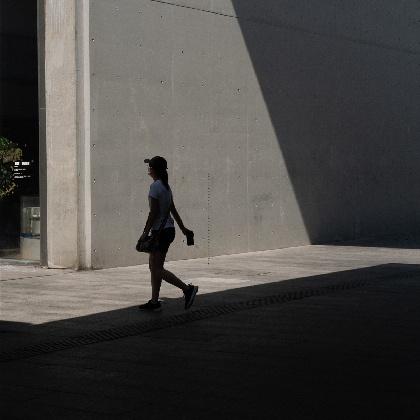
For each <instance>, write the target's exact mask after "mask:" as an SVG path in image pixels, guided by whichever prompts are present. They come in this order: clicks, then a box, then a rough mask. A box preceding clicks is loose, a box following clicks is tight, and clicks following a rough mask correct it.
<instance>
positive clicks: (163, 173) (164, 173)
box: [158, 169, 170, 190]
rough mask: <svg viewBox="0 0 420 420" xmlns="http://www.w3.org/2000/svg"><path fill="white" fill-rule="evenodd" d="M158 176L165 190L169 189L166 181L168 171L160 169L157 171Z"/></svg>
mask: <svg viewBox="0 0 420 420" xmlns="http://www.w3.org/2000/svg"><path fill="white" fill-rule="evenodd" d="M158 177H159V179H160V180H161V181H162V183H163V185H164V186H165V188H166V189H167V190H169V189H170V188H169V183H168V171H167V170H166V169H161V170H160V171H159V172H158Z"/></svg>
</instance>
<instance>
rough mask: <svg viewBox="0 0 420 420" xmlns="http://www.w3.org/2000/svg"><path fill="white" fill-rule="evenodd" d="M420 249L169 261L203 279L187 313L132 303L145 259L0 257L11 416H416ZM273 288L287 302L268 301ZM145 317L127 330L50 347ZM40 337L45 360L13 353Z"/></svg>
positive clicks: (4, 387)
mask: <svg viewBox="0 0 420 420" xmlns="http://www.w3.org/2000/svg"><path fill="white" fill-rule="evenodd" d="M419 252H420V251H419V250H418V249H395V248H385V247H382V248H373V247H356V246H348V247H344V246H342V247H333V246H330V247H327V246H308V247H299V248H290V249H284V250H277V251H267V252H258V253H249V254H242V255H235V256H224V257H217V258H214V259H213V260H212V261H211V263H210V265H207V261H206V260H202V259H198V260H190V261H177V262H171V263H169V264H168V267H170V268H171V269H173V271H175V272H177V273H179V274H180V275H182V276H183V277H184V278H185V279H186V280H191V281H194V282H195V283H197V284H199V285H200V295H199V296H198V297H197V301H196V304H195V305H194V307H193V308H192V309H191V310H190V311H187V317H186V318H182V316H184V317H185V315H182V314H185V311H183V309H182V301H181V300H180V299H179V294H178V293H177V292H176V291H175V290H174V289H172V288H169V287H164V289H163V291H162V296H164V298H165V303H164V310H163V311H162V312H161V313H159V314H141V313H139V312H138V311H137V309H136V306H135V305H137V304H138V303H139V302H141V301H143V300H145V299H147V298H148V295H149V285H148V278H147V267H145V266H137V267H126V268H119V269H107V270H99V271H93V272H74V271H57V270H44V269H40V268H35V267H29V266H24V265H22V266H19V267H17V266H10V265H2V266H1V273H2V277H1V282H0V284H1V320H2V321H1V323H0V328H1V332H2V338H3V339H2V342H1V352H0V366H1V373H2V374H1V398H2V404H1V412H2V418H4V419H9V418H10V419H12V418H13V419H28V418H44V419H50V418H51V419H57V418H60V419H64V418H68V419H76V418H77V419H82V418H83V419H84V418H86V419H92V418H98V419H103V418H109V419H111V418H112V419H113V418H119V419H121V418H124V419H125V418H127V419H129V418H133V419H134V418H144V417H147V416H153V417H155V418H168V417H171V418H175V419H196V418H200V419H201V418H205V419H207V418H214V417H216V416H217V417H219V418H226V419H227V418H234V419H243V418H246V419H248V418H249V419H251V418H285V419H318V418H319V419H321V418H322V419H326V418H340V419H383V418H398V419H406V418H407V419H412V418H413V419H414V418H418V416H419V414H420V411H419V409H420V406H419V403H418V398H417V396H418V392H419V390H420V389H419V386H418V381H417V378H418V375H419V373H420V360H419V357H418V354H419V350H420V349H419V345H418V343H419V342H420V341H419V337H418V331H419V329H418V323H419V320H420V313H419V308H420V306H419V305H418V302H419V296H420V288H419V284H420V283H419V281H420V265H419V264H418V262H419V261H420V258H419V257H420V254H419ZM360 281H362V283H361V284H359V285H358V286H357V285H356V287H352V288H349V289H345V288H344V289H329V290H327V291H326V293H323V294H319V295H312V296H311V297H310V296H309V295H307V294H303V295H302V294H299V293H300V292H301V291H302V290H306V291H308V290H322V288H325V287H331V286H332V285H333V284H341V285H345V284H350V283H351V282H356V283H357V282H360ZM324 290H325V289H324ZM279 294H280V295H282V294H283V295H287V296H291V298H290V299H289V300H285V301H277V302H274V301H269V300H267V299H265V297H266V296H274V295H279ZM258 298H261V300H260V301H259V302H260V303H259V304H257V305H256V306H254V307H253V308H249V309H246V310H244V309H243V308H242V309H240V310H238V307H235V305H234V302H238V301H242V302H243V301H248V302H250V301H252V300H255V299H258ZM261 302H262V303H261ZM215 308H223V309H224V311H225V312H224V313H217V312H215ZM229 308H231V309H229ZM232 308H233V309H232ZM212 311H213V312H212ZM194 314H198V315H200V314H201V318H198V319H195V321H194ZM203 314H204V315H203ZM165 320H169V321H170V322H169V323H166V324H165V322H166V321H165ZM145 323H146V324H147V323H149V324H148V325H149V327H151V328H149V330H148V331H146V332H143V333H138V334H135V335H134V336H129V332H128V333H126V335H125V336H124V334H123V336H120V337H119V338H116V337H112V334H111V336H109V335H103V334H102V336H101V334H100V333H99V337H100V338H99V340H97V341H96V342H95V343H93V344H91V345H81V344H80V343H79V344H78V345H73V346H72V347H71V348H66V349H61V350H60V349H58V350H57V349H55V350H56V351H54V349H51V347H48V346H46V343H49V342H54V341H56V342H57V340H58V342H60V340H61V343H63V341H65V340H69V339H71V337H74V336H80V335H81V334H82V335H83V334H87V333H92V332H94V331H97V332H98V331H100V330H104V329H105V330H108V334H109V331H111V330H110V327H114V328H116V329H117V330H118V329H119V331H120V332H121V331H127V327H128V326H129V325H145ZM165 325H166V326H165ZM124 328H125V330H124ZM34 344H38V347H37V348H38V353H37V354H36V355H32V357H28V354H27V353H26V354H25V351H23V353H22V352H21V353H18V351H19V350H20V351H22V348H24V347H26V349H28V348H29V349H30V348H31V346H33V345H34ZM32 348H33V347H32ZM13 349H14V352H12V354H15V355H18V357H17V358H16V360H13V361H11V360H9V361H7V360H6V359H5V358H4V354H5V352H7V351H10V350H13ZM9 354H10V353H9ZM19 354H20V356H19Z"/></svg>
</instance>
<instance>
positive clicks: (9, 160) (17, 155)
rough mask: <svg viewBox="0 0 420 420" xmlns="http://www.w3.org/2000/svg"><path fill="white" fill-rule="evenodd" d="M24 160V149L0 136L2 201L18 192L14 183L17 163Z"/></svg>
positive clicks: (0, 192)
mask: <svg viewBox="0 0 420 420" xmlns="http://www.w3.org/2000/svg"><path fill="white" fill-rule="evenodd" d="M21 158H22V149H20V148H19V147H18V146H17V145H16V144H15V143H13V142H11V141H10V140H8V139H6V138H5V137H1V136H0V199H1V198H4V197H7V196H8V195H12V194H13V193H14V191H15V190H16V187H17V185H16V183H15V181H14V172H13V170H14V165H15V161H18V160H20V159H21Z"/></svg>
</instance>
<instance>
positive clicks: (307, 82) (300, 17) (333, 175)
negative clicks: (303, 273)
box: [232, 0, 420, 243]
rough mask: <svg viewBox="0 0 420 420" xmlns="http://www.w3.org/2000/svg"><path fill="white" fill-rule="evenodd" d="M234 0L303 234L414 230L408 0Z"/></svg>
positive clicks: (340, 236) (418, 153) (417, 184)
mask: <svg viewBox="0 0 420 420" xmlns="http://www.w3.org/2000/svg"><path fill="white" fill-rule="evenodd" d="M356 3H357V5H356V6H357V7H356V6H355V5H354V2H351V3H349V4H345V5H344V4H342V3H340V4H339V3H338V2H333V1H324V2H322V4H319V3H313V2H293V1H281V2H279V1H277V0H267V1H264V2H256V1H248V0H232V5H233V7H234V10H235V14H236V17H237V20H238V23H239V26H240V28H241V31H242V34H243V38H244V41H245V44H246V47H247V49H248V52H249V56H250V59H251V61H252V64H253V67H254V70H255V73H256V77H257V79H258V83H259V86H260V89H261V94H262V96H263V98H264V101H265V103H266V106H267V109H268V112H269V115H270V118H271V122H272V126H273V128H274V132H275V136H276V139H277V142H278V145H279V147H280V150H281V153H282V155H283V157H284V161H285V164H286V166H287V170H288V174H289V177H290V180H291V183H292V186H293V189H294V192H295V195H296V199H297V202H298V204H299V207H300V211H301V213H302V218H303V221H304V224H305V227H306V230H307V233H308V236H309V239H310V241H311V242H312V243H320V242H327V241H331V240H347V239H354V238H358V237H364V236H377V235H382V234H384V233H391V232H392V233H394V234H397V235H400V236H404V235H406V234H407V233H414V232H416V233H418V232H419V231H420V219H419V218H418V217H417V216H416V212H417V210H416V209H417V208H418V206H419V204H420V195H419V194H418V191H419V189H420V166H419V165H418V159H419V157H420V141H419V138H418V132H419V131H420V130H419V128H420V126H419V119H418V117H417V116H418V115H419V114H420V99H419V98H420V88H419V85H418V83H417V81H416V79H417V76H416V74H417V72H418V69H419V65H420V59H419V53H420V48H419V45H418V39H420V34H419V29H418V25H417V26H416V25H414V23H413V22H414V21H413V16H415V15H416V13H417V12H419V6H418V4H415V2H412V3H410V4H409V5H407V8H406V9H404V11H402V10H400V9H399V10H397V9H396V8H395V6H394V5H393V2H390V1H389V2H385V4H384V2H381V5H380V7H379V8H378V7H376V6H377V4H376V3H377V2H375V1H373V2H356Z"/></svg>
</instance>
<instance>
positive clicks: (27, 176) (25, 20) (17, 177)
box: [0, 0, 40, 260]
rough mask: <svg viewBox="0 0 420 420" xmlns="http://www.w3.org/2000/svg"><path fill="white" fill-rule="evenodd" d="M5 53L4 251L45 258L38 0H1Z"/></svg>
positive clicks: (1, 126) (0, 116)
mask: <svg viewBox="0 0 420 420" xmlns="http://www.w3.org/2000/svg"><path fill="white" fill-rule="evenodd" d="M0 57H1V58H0V93H1V94H0V153H1V190H0V257H2V258H14V259H27V260H39V239H40V226H39V225H40V221H39V212H40V208H39V174H38V170H39V151H38V148H39V135H38V58H37V1H36V0H19V1H16V0H1V2H0Z"/></svg>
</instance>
